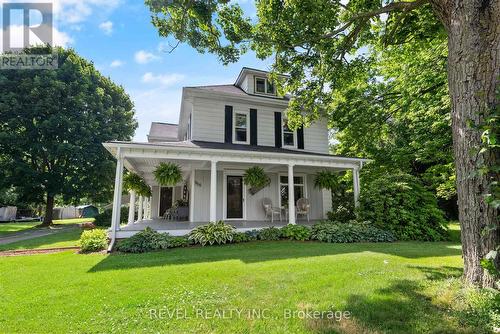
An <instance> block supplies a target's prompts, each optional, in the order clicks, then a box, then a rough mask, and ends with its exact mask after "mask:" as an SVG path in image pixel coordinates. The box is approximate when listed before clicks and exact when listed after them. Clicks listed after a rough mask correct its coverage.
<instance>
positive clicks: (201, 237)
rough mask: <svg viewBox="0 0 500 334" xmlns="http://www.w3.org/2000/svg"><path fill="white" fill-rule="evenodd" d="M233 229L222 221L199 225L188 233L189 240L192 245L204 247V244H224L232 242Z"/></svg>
mask: <svg viewBox="0 0 500 334" xmlns="http://www.w3.org/2000/svg"><path fill="white" fill-rule="evenodd" d="M234 233H235V228H234V227H233V226H231V225H229V224H226V223H224V222H223V221H222V220H219V221H217V222H210V223H208V224H206V225H201V226H198V227H197V228H195V229H194V230H192V231H191V232H190V233H189V239H190V240H192V241H193V242H194V243H197V244H201V245H202V246H205V245H206V244H209V245H213V244H219V245H220V244H225V243H227V242H231V241H233V238H234Z"/></svg>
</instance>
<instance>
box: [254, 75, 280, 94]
mask: <svg viewBox="0 0 500 334" xmlns="http://www.w3.org/2000/svg"><path fill="white" fill-rule="evenodd" d="M255 92H256V93H260V94H270V95H276V87H274V85H273V83H272V82H271V81H269V80H268V79H266V78H259V77H256V78H255Z"/></svg>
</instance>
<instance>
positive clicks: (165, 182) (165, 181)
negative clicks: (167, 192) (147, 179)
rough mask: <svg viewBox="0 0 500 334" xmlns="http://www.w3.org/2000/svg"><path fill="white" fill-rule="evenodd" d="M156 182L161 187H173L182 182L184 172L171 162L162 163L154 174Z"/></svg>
mask: <svg viewBox="0 0 500 334" xmlns="http://www.w3.org/2000/svg"><path fill="white" fill-rule="evenodd" d="M153 174H154V177H155V180H156V182H158V184H159V185H161V186H167V187H173V186H175V185H176V184H178V183H179V182H181V181H182V171H181V169H180V167H179V166H177V165H176V164H173V163H171V162H162V163H160V164H159V165H158V166H157V167H156V169H155V171H154V172H153Z"/></svg>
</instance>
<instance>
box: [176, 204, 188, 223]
mask: <svg viewBox="0 0 500 334" xmlns="http://www.w3.org/2000/svg"><path fill="white" fill-rule="evenodd" d="M174 206H175V207H176V212H177V218H178V219H180V220H185V219H188V217H189V202H188V201H187V200H185V199H178V200H177V201H176V202H175V204H174Z"/></svg>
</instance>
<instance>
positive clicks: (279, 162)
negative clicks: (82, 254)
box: [104, 142, 366, 242]
mask: <svg viewBox="0 0 500 334" xmlns="http://www.w3.org/2000/svg"><path fill="white" fill-rule="evenodd" d="M104 146H105V147H106V148H107V149H108V151H109V152H110V153H111V154H113V155H114V156H115V157H116V159H117V168H116V178H115V192H114V200H113V215H112V227H111V229H110V237H111V239H112V242H114V240H115V239H116V238H124V237H128V236H131V235H133V234H134V233H135V232H136V231H140V230H143V229H144V228H146V227H147V226H149V227H151V228H153V229H155V230H158V231H162V232H168V233H170V234H172V235H182V234H187V233H189V231H190V230H192V229H193V228H194V227H196V226H199V225H201V224H206V223H207V222H209V221H216V220H224V221H225V222H226V223H230V224H232V225H234V226H235V227H236V228H237V229H239V230H242V231H244V230H252V229H258V228H264V227H268V226H283V225H286V224H296V223H297V222H299V223H306V220H309V222H307V223H306V224H312V223H313V222H315V221H318V220H320V219H324V218H326V213H327V212H328V211H330V210H331V194H330V191H327V190H324V189H318V188H316V187H315V186H314V175H315V173H317V172H319V171H323V170H333V171H346V170H350V171H352V177H353V190H354V191H353V201H354V202H355V204H356V205H357V203H358V198H359V191H360V183H359V170H360V169H361V168H362V166H363V162H365V161H366V160H364V159H358V158H347V157H338V156H332V155H328V154H320V153H317V154H316V153H310V152H300V151H293V150H284V149H275V148H266V147H256V148H252V149H250V150H249V149H248V148H247V147H241V148H240V146H242V145H231V147H230V148H228V147H226V146H224V144H219V143H203V144H195V143H192V142H175V143H130V142H112V143H105V144H104ZM162 162H170V163H173V164H175V165H177V166H179V167H180V169H181V170H182V176H183V178H182V179H183V180H182V182H180V183H179V184H177V185H175V186H174V187H163V186H161V185H159V184H158V183H157V182H156V180H155V178H154V176H153V172H154V170H155V168H156V167H157V166H158V165H159V164H160V163H162ZM252 166H259V167H262V168H263V169H264V171H265V173H266V174H267V175H269V177H270V183H269V185H268V186H267V187H265V188H264V189H262V190H260V191H259V192H257V193H256V194H252V193H250V192H249V191H248V190H247V188H246V185H245V184H244V182H243V174H244V172H245V170H246V169H248V168H249V167H252ZM124 168H126V169H127V170H129V171H131V172H134V173H136V174H138V175H140V176H141V177H142V178H143V179H144V180H145V181H146V183H147V184H148V185H149V186H150V187H151V190H152V196H151V197H149V198H144V197H139V196H136V195H135V194H134V193H133V192H132V193H131V194H130V195H131V196H130V212H129V217H128V218H129V219H128V224H127V225H126V226H120V224H119V222H120V203H121V196H122V189H123V188H122V187H123V185H122V182H123V172H124ZM298 199H307V201H308V202H309V203H310V210H309V212H308V215H302V216H298V217H297V216H296V213H297V212H296V205H297V201H298ZM264 200H270V202H272V205H273V207H276V208H277V210H278V211H280V213H281V217H278V216H274V217H273V219H274V221H270V220H271V219H272V218H271V217H269V216H268V215H267V214H266V213H265V212H264V210H263V201H264ZM178 201H180V203H185V204H184V206H185V207H183V212H184V214H183V215H174V216H170V215H169V214H168V215H166V213H168V210H169V208H170V207H171V206H173V205H174V203H177V202H178ZM136 203H138V204H137V205H136ZM136 207H137V208H138V210H137V211H138V215H137V216H138V217H137V219H135V209H136ZM180 216H182V217H183V218H184V219H183V220H185V221H179V218H180ZM162 218H169V219H162ZM297 218H301V219H302V218H303V219H304V221H297ZM306 218H307V219H306Z"/></svg>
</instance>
